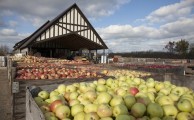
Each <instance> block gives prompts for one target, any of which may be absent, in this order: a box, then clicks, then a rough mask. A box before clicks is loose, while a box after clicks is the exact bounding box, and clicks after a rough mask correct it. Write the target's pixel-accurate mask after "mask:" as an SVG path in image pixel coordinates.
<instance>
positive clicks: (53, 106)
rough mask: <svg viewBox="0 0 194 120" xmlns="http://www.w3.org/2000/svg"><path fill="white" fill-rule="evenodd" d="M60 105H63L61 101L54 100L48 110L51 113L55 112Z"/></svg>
mask: <svg viewBox="0 0 194 120" xmlns="http://www.w3.org/2000/svg"><path fill="white" fill-rule="evenodd" d="M62 104H63V102H62V101H61V100H55V101H54V102H52V103H51V104H50V110H51V111H52V112H55V110H56V108H57V107H58V106H60V105H62Z"/></svg>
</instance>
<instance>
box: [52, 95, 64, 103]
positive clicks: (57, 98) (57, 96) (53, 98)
mask: <svg viewBox="0 0 194 120" xmlns="http://www.w3.org/2000/svg"><path fill="white" fill-rule="evenodd" d="M50 100H51V102H54V101H55V100H61V96H59V95H56V96H52V97H50Z"/></svg>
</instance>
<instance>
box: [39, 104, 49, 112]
mask: <svg viewBox="0 0 194 120" xmlns="http://www.w3.org/2000/svg"><path fill="white" fill-rule="evenodd" d="M40 110H41V111H42V112H43V113H46V112H50V111H51V110H50V108H49V106H48V105H42V106H40Z"/></svg>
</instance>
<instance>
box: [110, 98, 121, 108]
mask: <svg viewBox="0 0 194 120" xmlns="http://www.w3.org/2000/svg"><path fill="white" fill-rule="evenodd" d="M119 104H124V101H123V98H122V97H121V96H118V95H116V96H114V97H113V98H112V99H111V101H110V105H111V106H112V107H113V106H115V105H119Z"/></svg>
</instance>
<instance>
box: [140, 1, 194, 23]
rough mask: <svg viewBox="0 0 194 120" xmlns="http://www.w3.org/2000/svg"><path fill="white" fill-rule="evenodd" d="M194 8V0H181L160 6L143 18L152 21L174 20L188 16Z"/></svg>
mask: <svg viewBox="0 0 194 120" xmlns="http://www.w3.org/2000/svg"><path fill="white" fill-rule="evenodd" d="M193 8H194V1H193V0H181V1H180V2H179V3H175V4H171V5H167V6H163V7H160V8H159V9H157V10H155V11H153V12H152V13H150V14H149V15H148V16H147V17H146V18H145V19H143V20H146V21H149V22H151V23H158V22H168V21H174V20H175V19H177V18H178V19H179V18H182V17H188V16H189V15H190V13H191V12H192V9H193Z"/></svg>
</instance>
